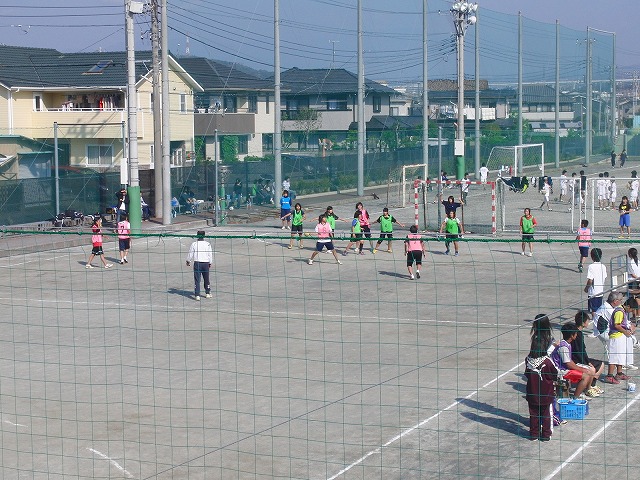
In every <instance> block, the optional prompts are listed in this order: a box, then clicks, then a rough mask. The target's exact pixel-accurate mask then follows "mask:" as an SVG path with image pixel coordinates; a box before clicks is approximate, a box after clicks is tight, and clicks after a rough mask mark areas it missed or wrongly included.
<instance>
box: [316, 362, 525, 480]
mask: <svg viewBox="0 0 640 480" xmlns="http://www.w3.org/2000/svg"><path fill="white" fill-rule="evenodd" d="M522 365H524V362H520V363H519V364H517V365H516V366H514V367H512V368H510V369H509V370H507V371H506V372H504V373H501V374H500V375H498V376H497V377H496V378H494V379H493V380H491V381H489V382H487V383H485V384H484V385H483V386H482V387H480V388H479V389H478V390H476V391H474V392H471V393H470V394H469V395H467V396H466V397H464V398H463V399H462V400H456V401H455V402H453V403H452V404H451V405H449V406H448V407H446V408H443V409H442V410H440V411H439V412H437V413H435V414H433V415H431V416H430V417H429V418H425V419H424V420H422V421H421V422H420V423H416V424H415V425H414V426H412V427H409V428H407V429H406V430H403V431H402V432H400V433H399V434H398V435H396V436H395V437H393V438H392V439H391V440H389V441H388V442H386V443H385V444H383V445H381V446H380V447H378V448H376V449H375V450H371V451H370V452H368V453H366V454H365V455H363V456H362V457H360V458H359V459H358V460H356V461H355V462H353V463H352V464H350V465H348V466H346V467H345V468H343V469H342V470H340V471H339V472H338V473H336V474H335V475H333V476H332V477H329V478H328V479H327V480H334V479H336V478H338V477H339V476H340V475H342V474H344V473H346V472H348V471H349V470H351V469H352V468H353V467H355V466H357V465H359V464H361V463H362V462H364V461H365V460H366V459H367V458H369V457H370V456H372V455H375V454H377V453H379V452H380V451H381V450H382V449H383V448H385V447H388V446H389V445H391V444H392V443H395V442H397V441H398V440H400V439H401V438H403V437H405V436H406V435H409V434H410V433H412V432H413V431H415V430H417V429H418V428H420V427H422V426H423V425H424V424H426V423H427V422H429V421H431V420H433V419H434V418H438V417H439V416H440V415H441V414H442V413H444V412H446V411H448V410H451V409H452V408H453V407H455V406H456V405H459V404H460V403H462V401H463V400H468V399H470V398H471V397H473V396H475V395H477V394H478V392H479V391H480V390H482V389H483V388H487V387H488V386H489V385H491V384H492V383H495V382H497V381H498V380H500V379H501V378H502V377H504V376H505V375H508V374H509V373H511V372H513V371H514V370H515V369H517V368H519V367H521V366H522Z"/></svg>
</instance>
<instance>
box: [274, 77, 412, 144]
mask: <svg viewBox="0 0 640 480" xmlns="http://www.w3.org/2000/svg"><path fill="white" fill-rule="evenodd" d="M281 82H282V88H283V91H282V95H281V97H282V132H283V145H285V144H289V146H290V147H291V148H296V147H297V148H300V149H307V148H309V149H318V146H319V142H320V141H321V140H322V139H323V138H329V139H330V140H331V141H332V142H333V143H337V142H342V141H344V140H345V139H346V138H347V134H348V132H349V130H353V129H356V128H357V123H356V122H357V114H358V108H357V103H358V78H357V75H356V74H354V73H351V72H349V71H347V70H345V69H342V68H338V69H299V68H291V69H289V70H287V71H285V72H283V73H282V75H281ZM400 95H401V94H400V93H399V92H396V91H395V90H393V89H392V88H389V87H387V86H384V85H382V84H380V83H378V82H375V81H373V80H368V79H365V107H364V108H365V111H364V116H365V121H366V122H368V121H369V120H370V119H371V117H372V116H373V115H389V114H390V109H391V106H392V99H393V98H395V97H396V96H400ZM285 147H286V145H285Z"/></svg>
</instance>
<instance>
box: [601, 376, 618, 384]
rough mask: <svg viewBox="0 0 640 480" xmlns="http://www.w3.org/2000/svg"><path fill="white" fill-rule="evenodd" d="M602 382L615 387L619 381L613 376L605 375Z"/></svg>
mask: <svg viewBox="0 0 640 480" xmlns="http://www.w3.org/2000/svg"><path fill="white" fill-rule="evenodd" d="M602 381H603V382H604V383H610V384H611V385H617V384H618V383H620V381H619V380H618V379H617V378H616V377H614V376H613V375H607V376H606V377H604V380H602Z"/></svg>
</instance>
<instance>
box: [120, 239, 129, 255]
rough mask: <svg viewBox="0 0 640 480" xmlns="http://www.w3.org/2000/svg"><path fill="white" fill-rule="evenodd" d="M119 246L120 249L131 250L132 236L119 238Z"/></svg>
mask: <svg viewBox="0 0 640 480" xmlns="http://www.w3.org/2000/svg"><path fill="white" fill-rule="evenodd" d="M118 247H119V248H120V251H121V252H122V251H124V250H129V248H131V239H130V238H119V239H118Z"/></svg>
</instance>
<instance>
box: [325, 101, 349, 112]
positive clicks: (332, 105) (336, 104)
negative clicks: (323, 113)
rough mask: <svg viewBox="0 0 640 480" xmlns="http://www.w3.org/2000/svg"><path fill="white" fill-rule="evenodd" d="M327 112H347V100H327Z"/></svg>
mask: <svg viewBox="0 0 640 480" xmlns="http://www.w3.org/2000/svg"><path fill="white" fill-rule="evenodd" d="M327 110H347V99H346V98H329V99H327Z"/></svg>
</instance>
